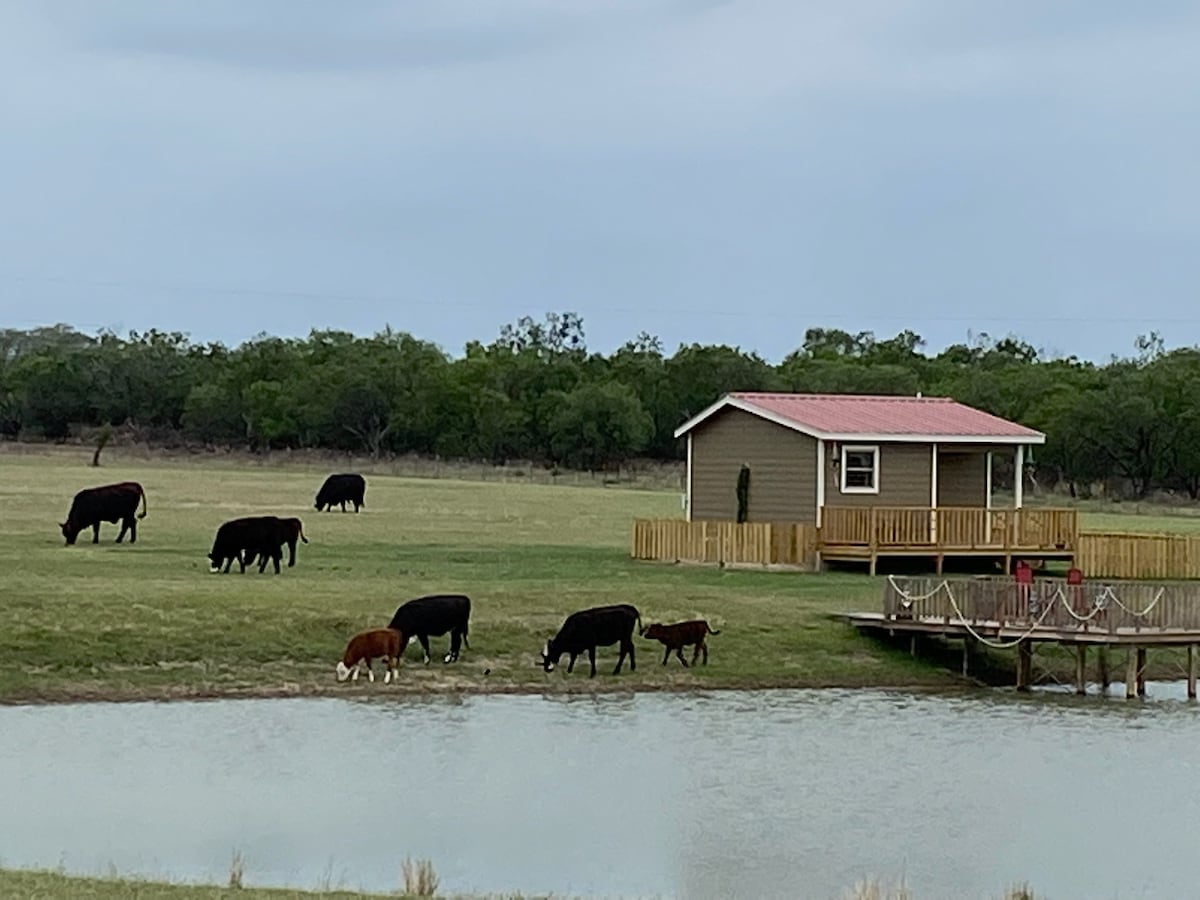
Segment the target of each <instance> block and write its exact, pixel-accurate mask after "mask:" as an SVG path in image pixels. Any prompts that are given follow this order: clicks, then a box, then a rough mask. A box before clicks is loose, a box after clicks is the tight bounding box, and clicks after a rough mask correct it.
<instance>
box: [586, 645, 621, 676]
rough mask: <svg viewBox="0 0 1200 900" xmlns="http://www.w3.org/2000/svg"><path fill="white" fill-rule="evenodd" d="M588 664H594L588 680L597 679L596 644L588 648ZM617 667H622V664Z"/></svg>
mask: <svg viewBox="0 0 1200 900" xmlns="http://www.w3.org/2000/svg"><path fill="white" fill-rule="evenodd" d="M588 662H590V663H591V664H592V671H591V673H590V674H589V675H588V678H595V677H596V646H595V645H594V644H593V645H592V646H591V647H588ZM617 665H618V666H620V665H621V664H620V663H617Z"/></svg>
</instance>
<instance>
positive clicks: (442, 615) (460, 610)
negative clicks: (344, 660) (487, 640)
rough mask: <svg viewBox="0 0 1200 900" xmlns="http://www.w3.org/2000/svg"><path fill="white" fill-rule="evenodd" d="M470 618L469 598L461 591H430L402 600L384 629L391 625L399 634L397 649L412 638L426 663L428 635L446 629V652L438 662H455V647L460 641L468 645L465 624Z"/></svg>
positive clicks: (427, 658)
mask: <svg viewBox="0 0 1200 900" xmlns="http://www.w3.org/2000/svg"><path fill="white" fill-rule="evenodd" d="M470 618H471V598H470V597H468V596H466V595H465V594H430V595H429V596H427V597H418V598H417V599H416V600H409V601H408V602H407V603H402V604H401V605H400V607H399V608H398V609H397V610H396V614H395V615H394V616H392V621H391V622H389V623H388V628H395V629H396V630H397V631H399V632H400V633H401V634H402V635H403V639H402V640H401V642H400V652H401V653H403V652H404V648H405V647H407V646H408V642H409V640H410V639H411V638H414V637H415V638H416V639H417V640H418V641H419V642H420V644H421V649H422V650H424V651H425V660H424V661H425V663H428V662H429V637H430V635H432V636H433V637H441V636H442V635H443V634H445V633H446V632H447V631H448V632H450V652H449V653H447V654H446V658H445V659H443V660H442V662H448V663H450V662H456V661H457V660H458V650H459V647H460V646H461V645H462V644H466V645H467V647H468V649H469V648H470V646H471V644H470V643H469V642H468V641H467V625H468V620H469V619H470Z"/></svg>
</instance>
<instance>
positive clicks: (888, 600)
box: [883, 577, 1200, 633]
mask: <svg viewBox="0 0 1200 900" xmlns="http://www.w3.org/2000/svg"><path fill="white" fill-rule="evenodd" d="M883 614H884V618H885V619H889V620H913V621H915V622H919V621H926V622H933V621H937V620H940V621H942V622H944V623H954V622H969V623H972V624H974V625H987V626H998V627H1003V628H1020V629H1028V628H1031V627H1034V626H1036V627H1037V628H1041V629H1061V630H1069V631H1073V632H1078V631H1103V632H1113V633H1115V632H1118V631H1127V630H1133V631H1143V630H1158V631H1200V586H1198V585H1195V584H1188V583H1186V582H1157V583H1156V582H1128V581H1119V580H1116V579H1110V580H1103V579H1097V580H1095V581H1088V580H1085V581H1084V583H1083V584H1067V583H1066V582H1065V581H1064V580H1062V579H1058V578H1035V579H1033V581H1032V582H1031V583H1029V584H1019V583H1017V582H1016V581H1015V580H1014V579H1012V578H941V577H932V578H931V577H921V578H897V577H890V578H888V579H887V580H886V581H885V582H884V585H883Z"/></svg>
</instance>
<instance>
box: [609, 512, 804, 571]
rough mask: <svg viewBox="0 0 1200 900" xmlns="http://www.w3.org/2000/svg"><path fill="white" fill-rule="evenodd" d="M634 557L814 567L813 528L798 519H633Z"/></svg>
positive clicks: (666, 560) (673, 560)
mask: <svg viewBox="0 0 1200 900" xmlns="http://www.w3.org/2000/svg"><path fill="white" fill-rule="evenodd" d="M633 558H634V559H649V560H658V561H665V562H707V563H725V564H734V563H747V564H751V565H755V564H757V565H783V566H796V567H798V568H803V569H814V568H816V559H817V529H816V527H815V526H813V525H804V524H800V523H797V522H779V523H772V522H742V523H738V522H686V521H684V520H682V519H635V520H634V523H633Z"/></svg>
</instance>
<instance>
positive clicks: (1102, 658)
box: [1096, 644, 1111, 694]
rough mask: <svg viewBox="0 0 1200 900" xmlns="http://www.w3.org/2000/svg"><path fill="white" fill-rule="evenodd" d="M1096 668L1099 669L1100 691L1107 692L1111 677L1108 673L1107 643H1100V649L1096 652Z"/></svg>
mask: <svg viewBox="0 0 1200 900" xmlns="http://www.w3.org/2000/svg"><path fill="white" fill-rule="evenodd" d="M1096 657H1097V660H1096V668H1097V669H1098V670H1099V673H1098V674H1099V676H1100V693H1101V694H1107V693H1108V686H1109V684H1110V683H1111V679H1110V678H1109V674H1108V645H1107V644H1101V645H1100V649H1099V650H1098V651H1097V652H1096Z"/></svg>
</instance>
